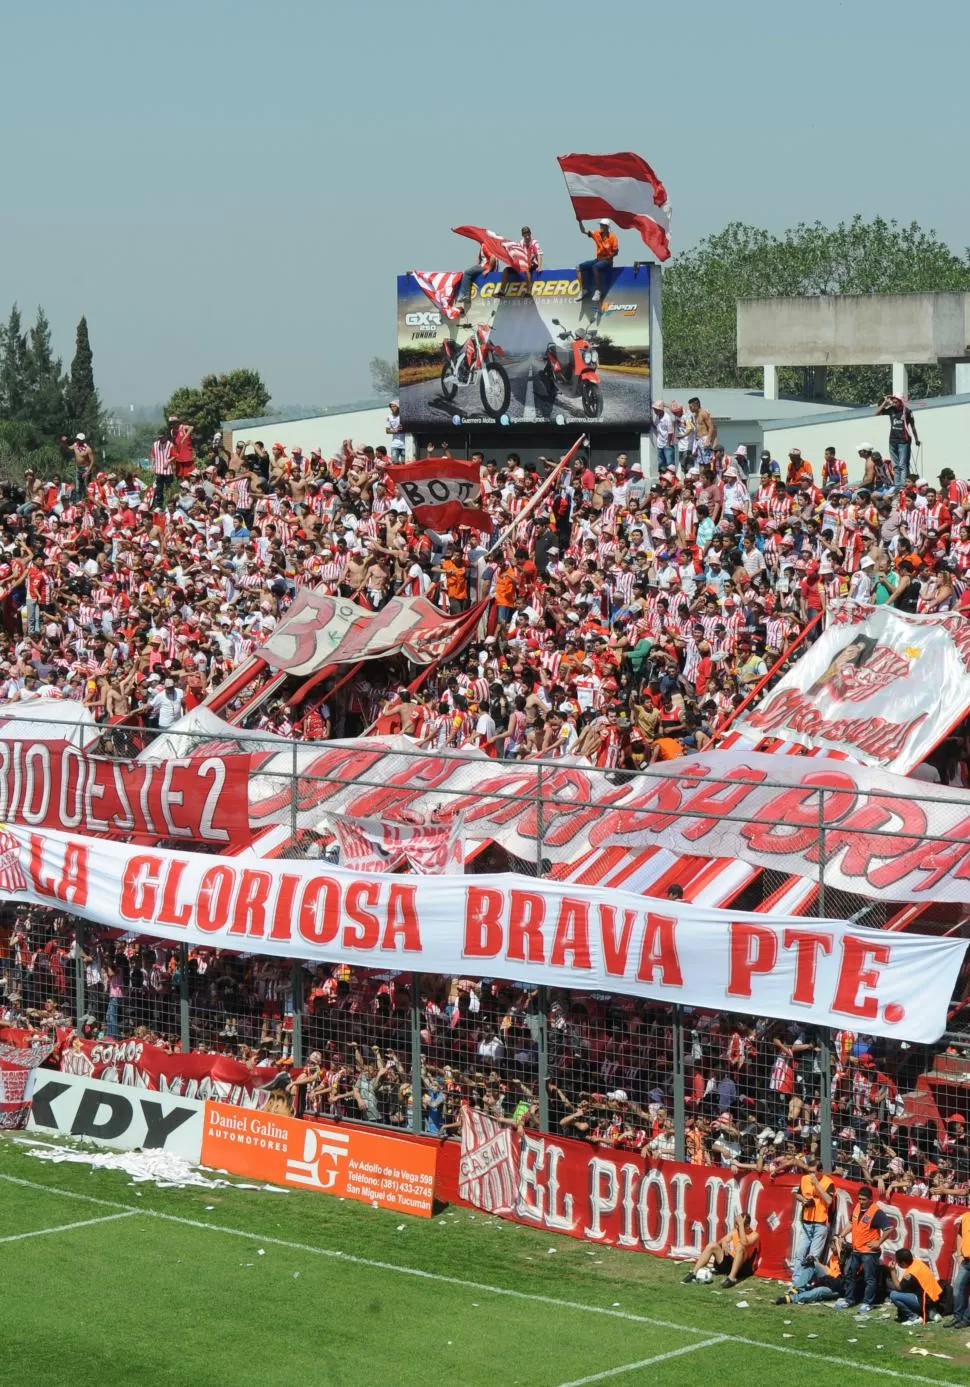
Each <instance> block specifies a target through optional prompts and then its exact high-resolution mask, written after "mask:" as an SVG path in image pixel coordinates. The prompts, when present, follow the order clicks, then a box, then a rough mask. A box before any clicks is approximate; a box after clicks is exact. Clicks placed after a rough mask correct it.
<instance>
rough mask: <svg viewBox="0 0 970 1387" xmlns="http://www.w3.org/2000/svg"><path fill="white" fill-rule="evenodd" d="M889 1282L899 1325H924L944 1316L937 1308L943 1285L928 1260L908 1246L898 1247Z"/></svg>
mask: <svg viewBox="0 0 970 1387" xmlns="http://www.w3.org/2000/svg"><path fill="white" fill-rule="evenodd" d="M892 1281H893V1289H892V1290H891V1291H890V1292H889V1299H890V1300H891V1301H892V1303H893V1305H895V1307H896V1318H897V1319H898V1321H899V1323H900V1324H925V1323H926V1321H927V1320H929V1319H937V1320H939V1319H942V1318H943V1317H942V1315H941V1314H940V1312H939V1308H938V1307H939V1305H940V1302H941V1300H942V1298H943V1287H942V1286H941V1285H940V1283H939V1281H937V1279H936V1277H935V1276H934V1275H933V1271H932V1268H931V1267H930V1265H929V1263H928V1262H924V1261H922V1260H921V1259H920V1258H919V1257H914V1256H913V1254H912V1253H911V1252H910V1250H909V1248H908V1247H901V1248H900V1249H899V1251H898V1252H897V1253H896V1265H895V1267H894V1268H893V1271H892Z"/></svg>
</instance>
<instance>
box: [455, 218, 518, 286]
mask: <svg viewBox="0 0 970 1387" xmlns="http://www.w3.org/2000/svg"><path fill="white" fill-rule="evenodd" d="M451 229H452V231H454V232H455V233H456V235H458V236H468V237H470V238H471V240H473V241H477V242H478V244H479V245H480V246H484V247H485V250H486V251H487V252H488V254H489V255H494V256H495V259H496V260H501V261H503V262H504V263H505V264H506V265H511V266H512V268H513V270H518V271H519V272H520V274H525V273H526V271H527V270H528V268H529V253H528V251H527V250H526V248H525V246H524V245H523V244H522V242H521V241H507V240H506V239H505V237H504V236H499V235H497V233H496V232H494V231H488V230H486V228H485V227H484V226H453V227H452V228H451Z"/></svg>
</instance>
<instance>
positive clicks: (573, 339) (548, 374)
mask: <svg viewBox="0 0 970 1387" xmlns="http://www.w3.org/2000/svg"><path fill="white" fill-rule="evenodd" d="M552 321H553V322H554V323H555V325H556V327H558V328H561V329H562V331H561V332H560V333H559V334H558V336H559V341H560V342H566V343H571V344H572V350H571V351H570V350H569V348H568V347H567V349H566V359H565V361H562V360H561V359H560V355H559V348H558V347H557V346H556V344H555V342H550V343H549V345H548V346H547V347H546V351H545V356H544V357H543V366H542V371H541V372H540V374H539V379H540V380H541V381H542V383H543V385H544V386H545V389H546V394H547V395H548V396H549V397H550V399H555V398H556V396H557V395H558V394H560V393H564V394H567V393H568V394H569V395H572V397H573V398H574V399H578V400H581V401H582V405H583V414H584V416H585V417H586V418H588V419H598V418H599V416H600V415H601V414H602V412H603V391H602V388H601V386H600V376H599V370H598V369H597V368H598V366H599V361H600V354H599V352H598V351H597V349H596V333H595V332H592V331H591V332H588V333H586V332H583V331H582V330H581V329H580V330H578V331H576V332H570V330H569V329H568V328H564V327H563V326H562V323H561V322H560V321H559V319H558V318H553V320H552Z"/></svg>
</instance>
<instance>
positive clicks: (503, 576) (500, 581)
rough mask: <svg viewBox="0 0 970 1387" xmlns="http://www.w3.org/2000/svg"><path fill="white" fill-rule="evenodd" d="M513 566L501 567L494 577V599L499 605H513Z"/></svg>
mask: <svg viewBox="0 0 970 1387" xmlns="http://www.w3.org/2000/svg"><path fill="white" fill-rule="evenodd" d="M515 578H516V574H515V569H514V568H503V569H502V571H501V572H500V573H499V575H498V577H497V578H496V579H495V600H496V602H497V603H498V605H499V606H500V607H514V606H515V594H516V591H517V587H518V585H517V583H516V581H515Z"/></svg>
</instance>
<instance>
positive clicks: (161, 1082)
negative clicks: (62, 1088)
mask: <svg viewBox="0 0 970 1387" xmlns="http://www.w3.org/2000/svg"><path fill="white" fill-rule="evenodd" d="M61 1073H62V1074H73V1075H75V1076H77V1077H78V1078H84V1079H100V1080H103V1081H104V1082H105V1083H114V1084H121V1085H122V1086H123V1087H128V1088H143V1089H151V1090H153V1091H155V1092H158V1093H170V1094H174V1095H176V1096H178V1097H181V1098H199V1099H204V1098H211V1099H213V1100H217V1101H219V1102H222V1103H235V1104H237V1105H238V1106H240V1107H256V1108H258V1107H262V1106H263V1104H264V1103H265V1101H266V1097H267V1093H266V1090H265V1085H266V1084H268V1083H271V1082H272V1080H273V1079H275V1078H276V1076H277V1074H278V1073H279V1070H278V1069H277V1068H276V1066H275V1065H274V1066H269V1065H264V1066H261V1067H260V1068H256V1069H251V1068H250V1066H249V1065H248V1064H243V1062H242V1060H237V1059H234V1058H233V1057H232V1056H231V1055H225V1054H222V1055H205V1054H197V1053H195V1052H194V1051H192V1052H189V1053H185V1054H183V1053H181V1052H179V1053H175V1054H172V1053H171V1052H170V1051H168V1050H165V1049H163V1048H162V1047H161V1046H160V1045H150V1044H149V1043H148V1042H147V1041H142V1040H81V1039H80V1037H79V1036H75V1037H74V1038H73V1040H71V1042H70V1044H69V1045H66V1046H65V1047H64V1049H63V1050H62V1052H61Z"/></svg>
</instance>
